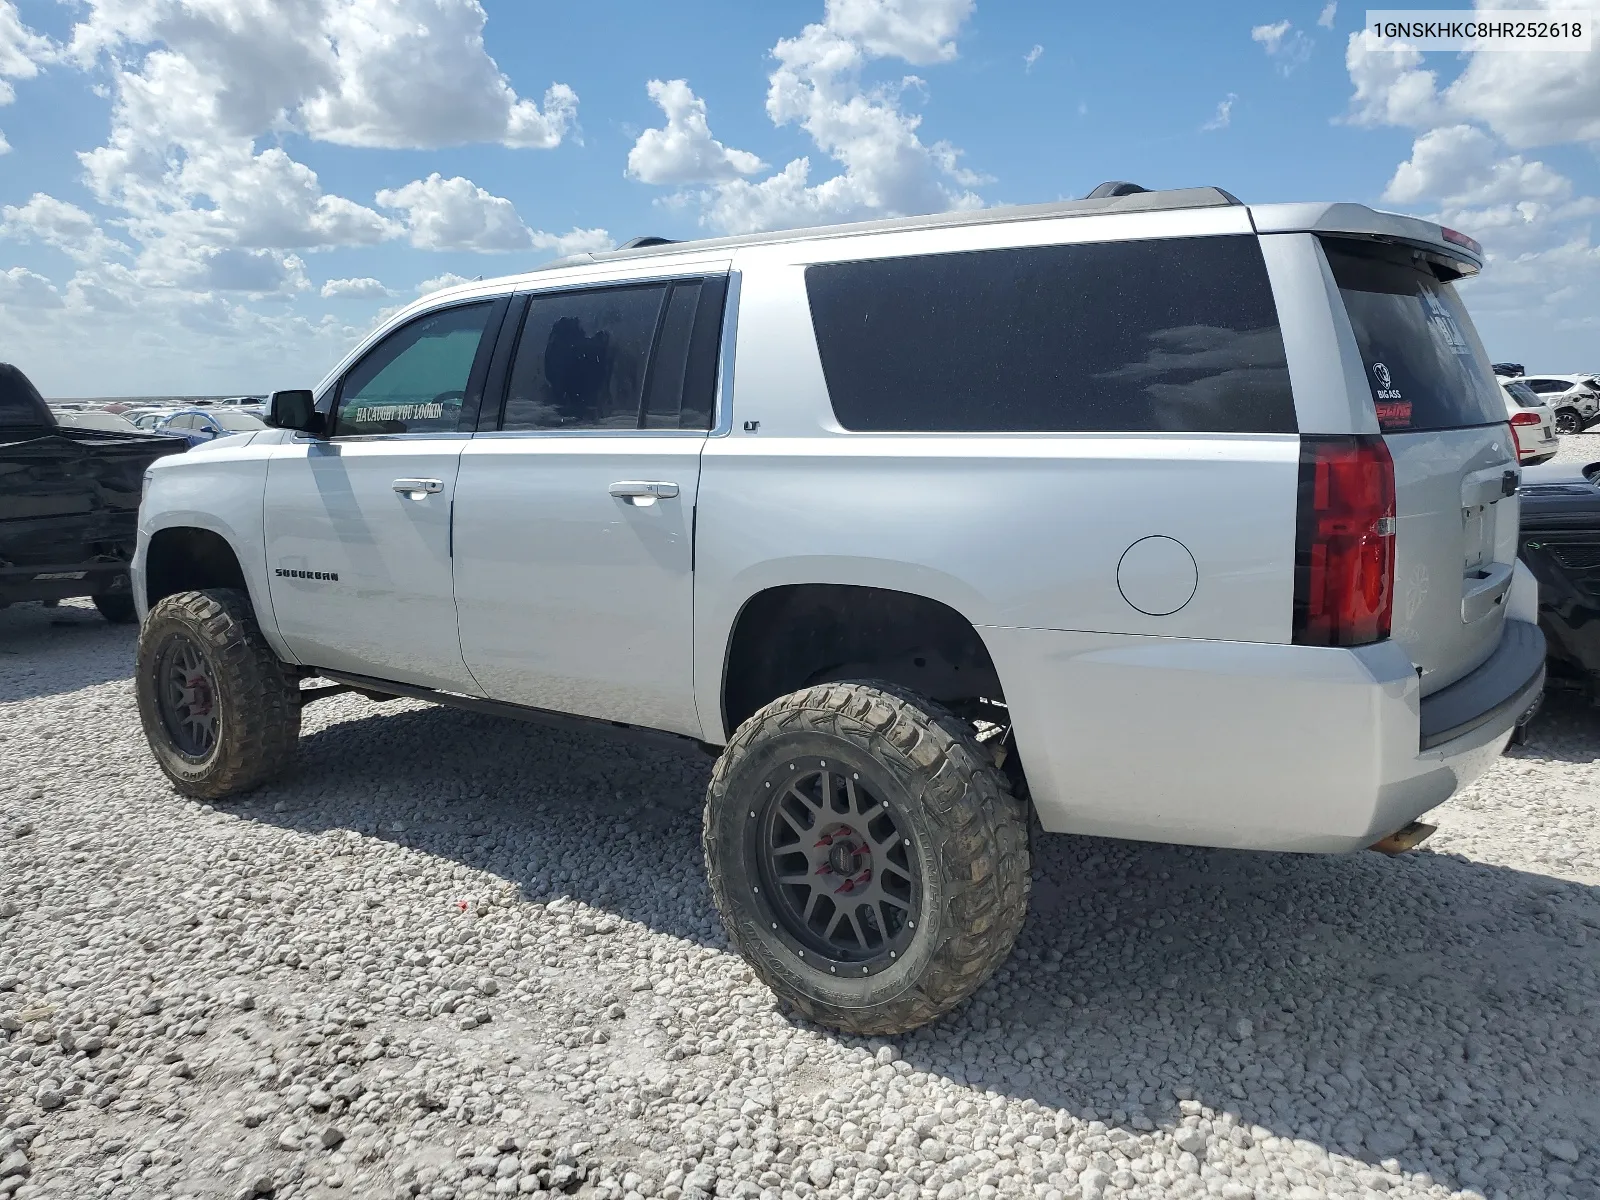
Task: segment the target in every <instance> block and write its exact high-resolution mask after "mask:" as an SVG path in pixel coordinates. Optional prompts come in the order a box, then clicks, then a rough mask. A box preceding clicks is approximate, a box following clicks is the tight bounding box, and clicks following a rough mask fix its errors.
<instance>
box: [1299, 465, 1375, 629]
mask: <svg viewBox="0 0 1600 1200" xmlns="http://www.w3.org/2000/svg"><path fill="white" fill-rule="evenodd" d="M1394 534H1395V507H1394V462H1393V460H1392V459H1391V458H1390V457H1389V448H1388V446H1386V445H1385V444H1384V441H1383V439H1382V438H1381V437H1372V436H1365V435H1363V436H1358V437H1330V436H1318V435H1315V434H1305V435H1302V436H1301V438H1300V508H1299V530H1298V535H1297V537H1296V539H1295V556H1294V558H1295V563H1294V566H1295V578H1294V640H1295V642H1296V643H1298V644H1300V645H1304V646H1364V645H1366V644H1367V643H1369V642H1381V641H1382V640H1383V639H1384V638H1386V637H1388V636H1389V624H1390V619H1391V617H1392V615H1393V612H1394Z"/></svg>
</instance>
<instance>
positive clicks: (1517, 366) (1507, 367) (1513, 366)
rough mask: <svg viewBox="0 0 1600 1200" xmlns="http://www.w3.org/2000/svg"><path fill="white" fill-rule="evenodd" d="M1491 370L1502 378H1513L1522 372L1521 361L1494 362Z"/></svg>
mask: <svg viewBox="0 0 1600 1200" xmlns="http://www.w3.org/2000/svg"><path fill="white" fill-rule="evenodd" d="M1493 370H1494V373H1495V374H1496V375H1499V376H1500V377H1501V378H1503V379H1515V378H1516V377H1517V376H1519V375H1521V374H1523V368H1522V364H1521V363H1495V364H1494V366H1493Z"/></svg>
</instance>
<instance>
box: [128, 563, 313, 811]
mask: <svg viewBox="0 0 1600 1200" xmlns="http://www.w3.org/2000/svg"><path fill="white" fill-rule="evenodd" d="M134 688H135V693H136V695H137V698H138V702H139V719H140V722H141V723H142V724H143V726H144V733H145V737H146V739H147V740H148V741H149V743H150V749H151V752H152V753H153V754H154V755H155V758H156V762H157V763H158V764H159V765H160V767H161V769H162V771H164V772H165V773H166V775H167V778H168V779H170V780H172V782H173V785H174V786H175V787H176V788H177V789H178V790H179V791H180V792H182V793H183V794H184V795H186V796H193V797H195V798H197V799H202V800H218V799H221V798H223V797H225V796H231V795H234V794H236V793H239V792H244V791H248V790H249V789H251V788H253V787H256V786H257V785H258V784H261V783H264V782H265V781H266V780H267V779H269V778H271V777H272V776H273V775H276V774H278V773H279V772H280V771H282V770H283V769H284V768H285V767H286V766H288V765H289V763H290V762H291V761H293V758H294V752H295V748H296V742H297V741H298V739H299V736H300V684H299V680H298V679H297V677H296V676H295V675H294V673H293V672H292V671H291V670H290V668H288V667H286V666H285V665H284V664H283V663H282V662H281V661H279V659H278V657H277V656H276V655H275V654H273V652H272V648H271V647H270V646H268V645H267V642H266V639H265V638H264V637H262V635H261V630H260V628H259V626H257V624H256V619H255V614H254V612H252V611H251V608H250V601H249V600H248V598H246V597H245V595H244V594H243V593H242V592H239V591H236V590H233V589H231V588H218V589H215V590H212V591H203V592H179V593H178V594H177V595H175V596H168V597H167V598H166V599H164V600H162V601H161V602H160V603H158V604H157V605H156V606H155V607H154V608H153V609H151V611H150V617H149V619H148V620H147V621H145V623H144V628H143V629H142V630H140V633H139V651H138V657H137V663H136V667H135V675H134Z"/></svg>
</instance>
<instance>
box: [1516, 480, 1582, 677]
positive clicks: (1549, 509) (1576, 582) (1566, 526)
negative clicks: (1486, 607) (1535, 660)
mask: <svg viewBox="0 0 1600 1200" xmlns="http://www.w3.org/2000/svg"><path fill="white" fill-rule="evenodd" d="M1519 490H1520V493H1521V496H1522V532H1521V539H1522V540H1521V546H1520V548H1519V553H1520V555H1521V558H1522V561H1523V562H1524V563H1525V564H1527V567H1528V569H1529V570H1530V571H1532V572H1533V574H1534V577H1535V578H1537V579H1538V580H1539V627H1540V628H1541V629H1543V630H1544V636H1545V644H1546V646H1547V647H1548V649H1549V659H1548V667H1549V676H1548V677H1549V680H1550V682H1551V683H1552V684H1554V685H1556V686H1558V687H1567V688H1572V689H1574V690H1577V691H1579V692H1582V693H1583V694H1584V695H1586V696H1587V697H1588V698H1589V699H1590V700H1592V701H1594V702H1595V703H1600V462H1594V463H1589V464H1588V465H1586V466H1573V465H1571V464H1568V463H1562V464H1560V465H1552V466H1545V467H1536V468H1534V469H1532V470H1530V471H1528V472H1526V473H1525V474H1524V475H1523V477H1522V487H1521V488H1520V489H1519Z"/></svg>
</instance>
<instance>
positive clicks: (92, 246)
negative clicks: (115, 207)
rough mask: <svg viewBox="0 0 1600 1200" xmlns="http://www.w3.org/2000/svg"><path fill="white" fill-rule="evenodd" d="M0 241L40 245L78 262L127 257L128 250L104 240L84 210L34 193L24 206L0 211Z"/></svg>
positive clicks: (113, 242) (5, 208)
mask: <svg viewBox="0 0 1600 1200" xmlns="http://www.w3.org/2000/svg"><path fill="white" fill-rule="evenodd" d="M0 237H7V238H12V239H15V240H16V241H32V242H43V243H44V244H45V245H47V246H54V247H55V248H56V249H58V250H60V251H62V252H64V253H65V254H67V255H68V256H70V257H72V258H74V259H76V260H78V261H79V262H98V261H100V260H102V259H104V258H106V257H107V256H109V255H113V254H126V253H128V247H127V246H125V245H124V244H123V243H121V242H119V241H116V240H115V239H113V238H109V237H107V236H106V235H105V233H104V232H103V231H102V230H101V229H100V226H99V225H98V224H96V222H95V219H94V218H93V217H92V216H90V215H89V214H88V213H86V212H84V211H83V209H81V208H79V207H78V206H77V205H75V204H68V203H67V202H66V201H64V200H57V199H56V198H55V197H54V196H49V195H46V194H45V193H44V192H35V193H34V194H33V196H32V197H31V198H30V199H29V200H28V202H27V203H26V204H21V205H14V204H8V205H6V206H5V207H4V208H0Z"/></svg>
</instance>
